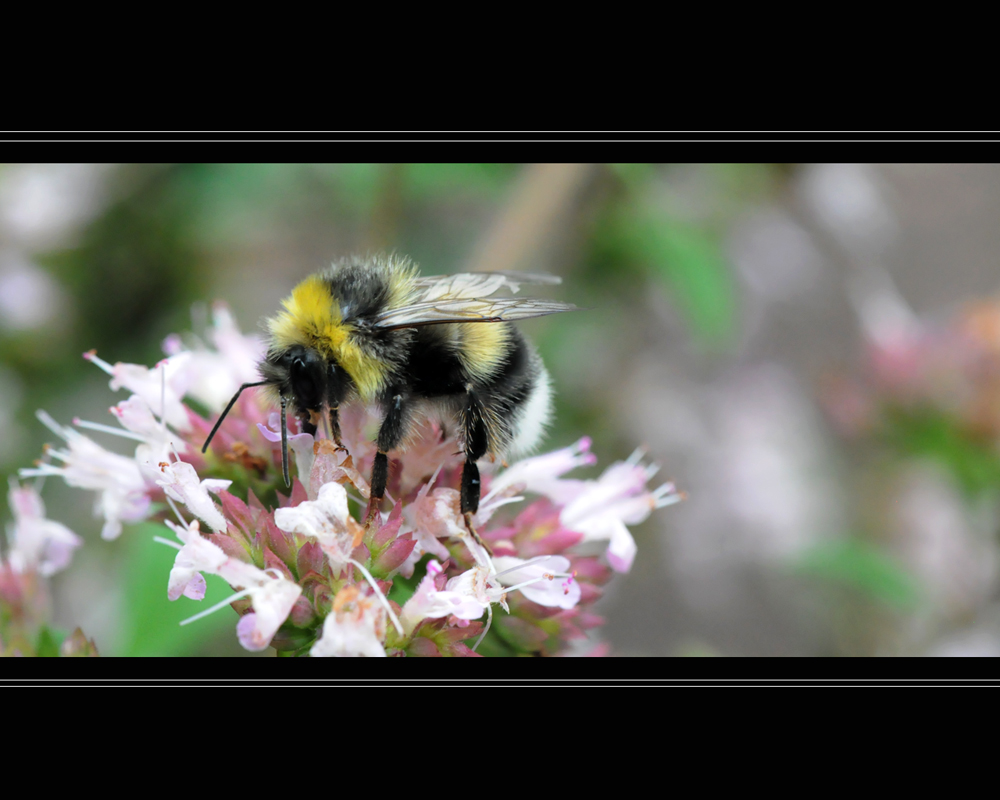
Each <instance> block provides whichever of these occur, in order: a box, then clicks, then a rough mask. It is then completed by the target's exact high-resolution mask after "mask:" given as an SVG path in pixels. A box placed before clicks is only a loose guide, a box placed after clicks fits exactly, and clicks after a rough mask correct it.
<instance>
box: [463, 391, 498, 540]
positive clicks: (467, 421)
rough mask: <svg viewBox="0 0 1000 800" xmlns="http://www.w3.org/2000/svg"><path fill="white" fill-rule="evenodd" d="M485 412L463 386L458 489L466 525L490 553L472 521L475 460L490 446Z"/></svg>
mask: <svg viewBox="0 0 1000 800" xmlns="http://www.w3.org/2000/svg"><path fill="white" fill-rule="evenodd" d="M484 412H485V409H484V408H483V404H482V402H481V401H480V399H479V397H478V395H477V394H476V392H475V390H474V389H473V388H472V385H471V384H470V385H469V386H467V387H466V401H465V408H464V409H463V411H462V429H463V431H464V433H465V466H464V467H462V489H461V503H462V504H461V509H462V517H463V518H464V519H465V527H466V528H468V529H469V533H471V534H472V538H474V539H475V540H476V541H477V542H478V543H479V544H480V546H482V547H483V548H484V549H485V550H486V552H487V553H488V554H489V555H493V551H492V550H491V549H490V547H489V545H488V544H486V542H484V541H483V540H482V539H481V538H479V534H478V533H477V532H476V528H475V525H474V524H473V517H474V516H475V514H476V512H477V511H478V510H479V498H480V494H481V484H480V481H479V467H478V466H477V465H476V462H477V461H478V460H479V459H480V458H482V457H483V456H484V455H486V453H487V451H488V450H489V446H490V438H489V429H488V428H487V427H486V420H485V417H484Z"/></svg>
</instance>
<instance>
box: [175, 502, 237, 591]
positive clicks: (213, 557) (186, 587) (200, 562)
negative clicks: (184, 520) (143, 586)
mask: <svg viewBox="0 0 1000 800" xmlns="http://www.w3.org/2000/svg"><path fill="white" fill-rule="evenodd" d="M166 524H167V525H168V526H169V527H170V529H171V530H172V531H173V532H174V533H176V534H177V538H178V539H180V540H181V541H182V542H184V546H183V547H182V548H181V549H180V552H179V553H178V554H177V557H176V558H175V559H174V566H173V569H171V570H170V578H169V579H168V580H167V599H169V600H176V599H177V598H178V597H180V596H181V595H184V596H185V597H190V598H191V599H192V600H203V599H204V598H205V578H204V576H203V575H202V574H201V573H202V572H208V573H210V574H212V575H216V574H218V571H219V568H220V567H221V566H222V565H223V564H225V563H226V561H227V560H228V559H229V556H227V555H226V554H225V552H224V551H223V550H222V548H221V547H219V546H218V545H217V544H214V543H212V542H210V541H209V540H208V539H206V538H205V537H204V536H202V535H201V528H200V526H199V524H198V520H193V521H192V522H191V523H190V524H189V525H188V526H187V527H186V528H183V527H181V526H180V525H175V524H174V523H173V522H171V521H170V520H166Z"/></svg>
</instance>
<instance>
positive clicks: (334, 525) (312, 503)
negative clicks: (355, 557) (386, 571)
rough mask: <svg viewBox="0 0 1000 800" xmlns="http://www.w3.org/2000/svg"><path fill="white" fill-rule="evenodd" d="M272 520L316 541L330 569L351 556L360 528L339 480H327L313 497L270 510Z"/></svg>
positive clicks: (359, 534)
mask: <svg viewBox="0 0 1000 800" xmlns="http://www.w3.org/2000/svg"><path fill="white" fill-rule="evenodd" d="M274 524H275V525H277V526H278V527H279V528H280V529H281V530H283V531H288V532H289V533H301V534H302V535H303V536H311V537H313V538H314V539H316V540H317V541H319V544H320V547H322V548H323V552H324V553H326V556H327V559H328V560H329V562H330V566H331V568H333V570H334V572H335V573H337V572H340V570H341V569H342V568H343V567H344V566H345V565H346V564H347V563H348V562H349V561H350V560H351V551H352V550H354V548H355V547H356V546H357V545H358V543H359V542H360V537H361V534H362V533H363V529H362V527H361V525H360V524H358V522H357V521H356V520H355V519H354V518H353V517H352V516H351V514H350V510H349V509H348V507H347V492H346V491H345V490H344V487H343V486H341V485H340V484H339V483H328V484H326V485H325V486H323V488H322V489H320V492H319V497H317V499H316V500H306V501H305V502H302V503H299V504H298V505H297V506H295V507H293V508H279V509H277V510H275V512H274Z"/></svg>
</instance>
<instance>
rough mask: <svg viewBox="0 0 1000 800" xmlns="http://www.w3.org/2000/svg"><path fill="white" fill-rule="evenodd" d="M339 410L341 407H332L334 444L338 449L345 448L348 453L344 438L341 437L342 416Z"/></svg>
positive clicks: (331, 419) (331, 421) (331, 426)
mask: <svg viewBox="0 0 1000 800" xmlns="http://www.w3.org/2000/svg"><path fill="white" fill-rule="evenodd" d="M339 410H340V409H339V408H331V409H330V435H331V436H332V437H333V441H334V444H336V445H337V449H338V450H343V451H344V452H345V453H346V452H348V450H347V448H346V447H345V446H344V442H343V440H341V438H340V417H339V415H338V413H337V412H338V411H339Z"/></svg>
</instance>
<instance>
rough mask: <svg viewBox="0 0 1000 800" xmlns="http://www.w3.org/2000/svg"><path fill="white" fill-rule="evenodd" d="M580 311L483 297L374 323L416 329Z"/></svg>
mask: <svg viewBox="0 0 1000 800" xmlns="http://www.w3.org/2000/svg"><path fill="white" fill-rule="evenodd" d="M578 310H579V309H578V308H577V307H576V306H574V305H572V304H571V303H556V302H554V301H551V300H539V299H538V298H536V297H509V298H508V297H503V298H496V299H494V300H488V299H484V298H481V297H474V298H462V299H453V298H448V299H444V300H431V301H429V302H425V303H414V304H413V305H409V306H404V307H403V308H394V309H390V310H389V311H385V312H383V313H381V314H379V315H378V316H377V317H375V320H374V324H375V326H376V327H378V328H415V327H417V326H418V325H438V324H441V323H445V322H514V321H516V320H519V319H528V318H530V317H543V316H545V315H546V314H558V313H559V312H561V311H578Z"/></svg>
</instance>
